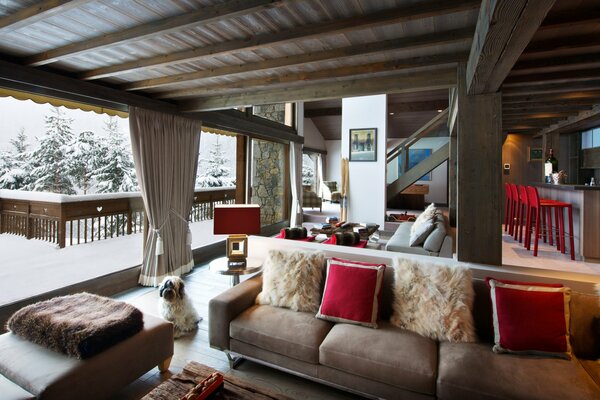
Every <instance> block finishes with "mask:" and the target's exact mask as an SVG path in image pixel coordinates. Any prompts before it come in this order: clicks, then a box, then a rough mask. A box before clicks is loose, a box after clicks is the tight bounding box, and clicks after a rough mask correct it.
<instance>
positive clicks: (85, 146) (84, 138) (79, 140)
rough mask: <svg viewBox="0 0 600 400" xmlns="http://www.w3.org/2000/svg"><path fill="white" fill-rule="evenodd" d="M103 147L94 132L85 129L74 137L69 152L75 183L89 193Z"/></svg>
mask: <svg viewBox="0 0 600 400" xmlns="http://www.w3.org/2000/svg"><path fill="white" fill-rule="evenodd" d="M101 151H102V149H101V148H100V144H99V143H98V140H97V139H96V136H95V135H94V132H90V131H85V132H81V133H80V134H79V135H77V136H75V137H74V140H73V143H72V144H71V146H70V150H69V153H68V163H69V173H70V175H71V177H72V179H73V183H74V184H75V185H77V187H78V188H79V189H80V190H81V191H82V192H83V194H88V193H89V192H90V189H91V187H92V185H93V175H94V173H95V170H96V168H97V167H98V163H99V157H100V154H101Z"/></svg>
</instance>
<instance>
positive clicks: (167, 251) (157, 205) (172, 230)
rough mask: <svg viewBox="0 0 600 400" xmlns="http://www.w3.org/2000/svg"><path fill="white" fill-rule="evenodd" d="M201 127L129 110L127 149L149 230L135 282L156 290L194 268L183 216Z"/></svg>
mask: <svg viewBox="0 0 600 400" xmlns="http://www.w3.org/2000/svg"><path fill="white" fill-rule="evenodd" d="M200 128H201V123H200V122H199V121H194V120H191V119H187V118H183V117H178V116H174V115H171V114H163V113H159V112H155V111H149V110H145V109H141V108H137V107H130V108H129V129H130V134H131V148H132V151H133V159H134V162H135V172H136V174H137V178H138V182H139V186H140V191H141V193H142V198H143V200H144V208H145V210H146V216H147V217H148V222H149V229H148V237H147V241H146V246H145V247H144V261H143V265H142V273H141V275H140V280H139V283H140V284H142V285H144V286H158V285H159V284H160V282H161V281H162V279H163V278H164V277H165V276H167V275H181V274H184V273H186V272H189V271H190V270H191V269H192V267H193V266H194V261H193V257H192V249H191V240H189V239H188V231H189V223H188V221H187V218H188V216H189V213H190V210H191V208H192V204H193V201H194V186H195V181H196V169H197V166H198V151H199V146H200Z"/></svg>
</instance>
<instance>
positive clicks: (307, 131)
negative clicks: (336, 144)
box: [302, 118, 327, 150]
mask: <svg viewBox="0 0 600 400" xmlns="http://www.w3.org/2000/svg"><path fill="white" fill-rule="evenodd" d="M302 119H303V120H304V124H303V125H304V147H310V148H311V149H318V150H327V148H326V147H325V139H323V135H321V132H320V131H319V129H318V128H317V127H316V126H315V124H314V123H313V121H312V119H310V118H302Z"/></svg>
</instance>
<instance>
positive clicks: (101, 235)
mask: <svg viewBox="0 0 600 400" xmlns="http://www.w3.org/2000/svg"><path fill="white" fill-rule="evenodd" d="M231 203H235V188H231V187H229V188H217V189H212V188H211V189H197V190H196V191H195V192H194V204H193V207H192V210H191V212H190V215H189V221H190V222H198V221H205V220H210V219H212V218H213V210H214V205H215V204H231ZM146 224H147V222H146V216H145V212H144V204H143V201H142V196H141V195H140V193H137V192H134V193H106V194H97V195H77V196H69V195H60V194H53V193H39V192H25V191H18V190H0V233H12V234H15V235H20V236H24V237H26V238H27V239H39V240H44V241H47V242H51V243H57V244H58V246H59V247H61V248H62V247H65V246H66V245H67V244H68V245H76V244H80V243H88V242H93V241H94V240H105V239H110V238H113V237H119V236H124V235H130V234H132V233H138V232H144V230H145V226H146Z"/></svg>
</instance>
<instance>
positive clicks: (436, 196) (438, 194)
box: [387, 137, 448, 204]
mask: <svg viewBox="0 0 600 400" xmlns="http://www.w3.org/2000/svg"><path fill="white" fill-rule="evenodd" d="M403 140H404V139H400V140H397V139H394V140H390V141H389V142H388V146H387V147H388V149H392V148H393V147H395V146H397V145H398V144H400V143H401V142H402V141H403ZM446 143H448V138H445V137H434V138H422V139H420V140H419V141H417V143H415V144H414V145H412V146H411V148H413V149H432V151H436V150H437V149H439V148H440V147H442V146H444V145H445V144H446ZM396 179H398V160H397V159H395V160H393V161H392V162H391V163H389V164H388V165H387V183H388V184H390V183H392V182H394V181H395V180H396ZM415 183H417V184H419V185H428V186H429V194H428V195H426V196H425V202H426V203H436V204H446V203H447V202H448V162H447V161H446V162H444V163H442V164H441V165H439V166H438V167H437V168H435V169H434V170H433V171H431V180H430V181H416V182H415Z"/></svg>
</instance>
